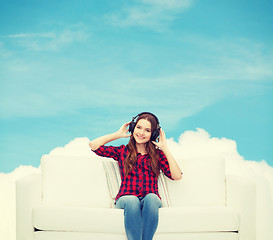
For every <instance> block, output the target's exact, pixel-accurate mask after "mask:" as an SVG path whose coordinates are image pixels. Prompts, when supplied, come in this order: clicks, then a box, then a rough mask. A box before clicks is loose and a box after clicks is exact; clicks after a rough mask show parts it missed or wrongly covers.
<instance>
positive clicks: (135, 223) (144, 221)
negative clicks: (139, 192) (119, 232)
mask: <svg viewBox="0 0 273 240" xmlns="http://www.w3.org/2000/svg"><path fill="white" fill-rule="evenodd" d="M160 207H162V203H161V200H160V199H159V197H158V196H157V195H156V194H154V193H149V194H147V195H146V196H145V197H144V198H138V197H136V196H134V195H124V196H121V197H120V198H119V199H118V200H117V202H116V208H120V209H124V225H125V231H126V235H127V238H128V240H152V239H153V236H154V234H155V232H156V229H157V225H158V209H159V208H160Z"/></svg>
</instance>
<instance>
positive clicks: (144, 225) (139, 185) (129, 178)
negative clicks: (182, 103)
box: [89, 112, 182, 240]
mask: <svg viewBox="0 0 273 240" xmlns="http://www.w3.org/2000/svg"><path fill="white" fill-rule="evenodd" d="M136 118H137V120H136V122H134V120H135V119H136ZM126 137H130V140H129V143H128V144H127V145H126V146H124V145H121V146H119V147H113V146H104V144H106V143H108V142H111V141H113V140H116V139H119V138H126ZM158 137H159V140H158V141H156V140H157V138H158ZM89 146H90V148H91V149H92V150H93V151H94V152H95V153H96V154H97V155H99V156H104V157H110V158H113V159H115V160H116V161H118V164H119V168H120V174H121V186H120V189H119V192H118V194H117V196H116V199H115V200H116V202H115V205H116V208H120V209H124V225H125V230H126V235H127V238H128V240H141V239H142V240H151V239H153V236H154V234H155V232H156V229H157V225H158V209H159V208H160V207H161V206H162V203H161V200H160V196H159V194H158V182H157V180H158V175H159V173H160V170H162V171H163V173H164V174H165V175H166V176H167V177H169V178H170V179H173V180H179V179H181V178H182V173H181V170H180V168H179V166H178V165H177V163H176V161H175V159H174V158H173V156H172V154H171V153H170V151H169V149H168V147H167V144H166V137H165V133H164V131H162V129H161V128H160V126H159V121H158V119H157V117H156V116H155V115H154V114H152V113H149V112H143V113H140V114H138V115H137V116H136V117H134V118H133V120H132V121H131V122H128V123H125V124H124V125H122V126H121V128H120V129H119V130H118V131H117V132H114V133H112V134H109V135H105V136H102V137H99V138H97V139H95V140H93V141H91V142H90V143H89Z"/></svg>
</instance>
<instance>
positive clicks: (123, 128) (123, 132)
mask: <svg viewBox="0 0 273 240" xmlns="http://www.w3.org/2000/svg"><path fill="white" fill-rule="evenodd" d="M129 124H130V122H127V123H125V124H123V125H122V126H121V127H120V129H119V130H118V131H117V133H118V134H119V136H120V137H121V138H127V137H130V136H131V135H132V134H131V133H128V132H129V129H127V128H128V126H129Z"/></svg>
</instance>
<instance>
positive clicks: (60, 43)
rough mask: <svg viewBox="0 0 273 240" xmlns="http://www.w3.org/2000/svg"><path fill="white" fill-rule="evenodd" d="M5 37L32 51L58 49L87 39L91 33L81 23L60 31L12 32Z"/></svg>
mask: <svg viewBox="0 0 273 240" xmlns="http://www.w3.org/2000/svg"><path fill="white" fill-rule="evenodd" d="M5 38H10V39H11V40H13V41H15V42H16V43H17V44H18V45H19V46H22V47H24V48H26V49H28V50H31V51H37V52H40V51H57V50H60V49H62V48H64V47H67V46H69V45H70V44H72V43H75V42H82V41H85V40H86V39H88V38H89V33H88V32H87V31H86V29H85V27H83V26H81V25H79V26H72V27H71V28H68V29H63V30H59V31H57V30H54V31H51V32H42V33H18V34H12V35H7V36H5Z"/></svg>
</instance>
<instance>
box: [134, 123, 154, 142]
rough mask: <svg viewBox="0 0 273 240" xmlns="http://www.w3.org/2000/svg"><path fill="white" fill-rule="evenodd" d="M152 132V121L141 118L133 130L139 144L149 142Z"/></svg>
mask: <svg viewBox="0 0 273 240" xmlns="http://www.w3.org/2000/svg"><path fill="white" fill-rule="evenodd" d="M151 134H152V128H151V123H150V122H149V121H148V120H146V119H140V120H139V121H138V122H137V123H136V127H135V129H134V132H133V136H134V138H135V140H136V143H138V144H145V143H147V142H148V141H149V140H150V138H151Z"/></svg>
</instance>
